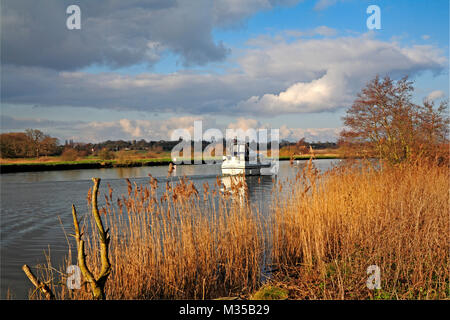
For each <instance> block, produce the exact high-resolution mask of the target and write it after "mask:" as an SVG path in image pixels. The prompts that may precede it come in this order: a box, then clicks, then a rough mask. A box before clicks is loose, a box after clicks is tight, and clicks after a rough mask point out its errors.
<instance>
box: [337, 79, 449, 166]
mask: <svg viewBox="0 0 450 320" xmlns="http://www.w3.org/2000/svg"><path fill="white" fill-rule="evenodd" d="M413 91H414V87H413V82H412V81H409V80H408V77H403V78H402V79H400V80H398V81H394V80H392V79H391V78H390V77H389V76H386V77H384V78H383V79H381V78H380V77H379V76H376V77H375V79H373V80H372V81H370V82H369V83H368V84H367V86H366V87H364V88H363V89H362V90H361V92H360V93H359V94H358V95H357V98H356V100H355V101H354V103H353V105H352V106H351V107H350V108H349V109H348V110H347V114H346V115H345V116H344V117H343V120H344V124H345V125H346V127H347V129H346V130H343V131H342V132H341V137H340V138H341V139H340V142H341V145H346V146H353V147H354V150H357V152H356V153H358V154H359V155H364V156H369V157H378V158H381V159H386V160H389V161H390V162H393V163H398V162H401V161H404V160H406V159H409V158H410V157H411V156H412V155H413V154H415V155H423V154H424V153H423V152H422V151H423V150H424V147H425V146H426V148H427V149H428V150H436V148H437V146H438V145H440V144H442V143H446V142H447V141H448V140H447V136H446V128H447V125H448V117H447V118H446V116H445V115H444V111H445V110H446V108H447V105H448V104H447V103H443V104H441V105H440V106H439V108H438V109H437V110H435V109H434V105H433V103H431V102H427V101H425V102H424V105H423V106H419V105H417V104H414V103H413V102H412V101H411V100H412V93H413ZM429 154H430V152H428V155H429Z"/></svg>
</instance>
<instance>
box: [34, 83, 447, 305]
mask: <svg viewBox="0 0 450 320" xmlns="http://www.w3.org/2000/svg"><path fill="white" fill-rule="evenodd" d="M412 91H413V86H412V83H411V82H410V81H408V80H407V78H406V77H405V78H403V79H401V80H399V81H397V82H394V81H392V80H391V79H390V78H389V77H385V78H384V79H380V78H379V77H378V76H377V77H376V78H375V79H374V80H372V81H371V82H369V83H368V85H367V87H366V88H364V89H363V90H362V91H361V93H360V94H359V95H358V97H357V99H356V100H355V103H354V104H353V106H352V107H351V108H350V109H349V110H348V111H347V116H346V117H345V118H344V120H345V124H346V126H347V127H348V128H347V130H346V131H343V132H342V133H341V139H342V141H341V145H342V146H343V148H344V150H345V152H346V153H350V154H351V155H356V156H357V157H359V158H362V159H360V160H358V161H353V162H352V160H348V161H343V162H342V163H343V164H342V165H339V166H336V167H334V168H332V169H331V170H329V171H327V172H324V173H319V172H318V170H316V169H315V168H314V166H313V163H312V161H311V160H310V161H309V162H308V164H307V165H306V166H305V167H304V168H303V170H299V171H298V174H297V175H296V176H295V177H292V178H289V179H288V180H287V181H280V180H279V181H276V180H275V179H274V182H273V190H272V195H273V199H272V201H271V203H270V210H269V213H268V214H264V215H263V214H262V213H261V212H260V211H259V210H258V207H256V206H253V205H251V204H250V203H249V201H248V198H247V196H246V194H247V192H248V190H247V189H248V188H247V185H246V183H245V179H244V178H243V177H237V178H236V179H232V183H231V186H230V187H228V188H226V187H225V185H224V184H222V181H221V180H220V179H219V178H217V182H216V183H215V185H213V186H210V185H208V184H204V185H203V188H202V190H201V191H198V190H197V188H196V187H195V185H194V184H193V182H192V181H189V180H188V179H187V178H183V179H180V180H179V181H171V182H167V183H166V185H165V189H164V188H163V189H164V191H161V189H158V181H157V180H156V179H155V178H153V177H150V181H149V183H148V184H145V185H137V184H136V183H132V182H131V181H129V180H127V183H128V192H127V194H125V195H121V196H119V197H117V196H113V194H114V192H113V190H112V189H111V188H109V186H108V191H107V192H106V194H104V195H103V196H104V198H105V205H104V206H103V207H102V208H100V209H99V210H98V212H100V213H101V215H102V216H103V219H104V222H105V228H106V229H107V230H109V235H110V240H109V247H108V248H109V261H110V273H108V281H107V282H106V283H105V286H104V288H103V289H104V292H103V295H102V297H106V298H108V299H183V298H193V299H211V298H219V297H223V296H237V297H242V298H255V299H262V298H272V299H273V298H283V299H284V298H290V299H449V298H450V285H449V281H450V275H449V270H450V260H449V257H448V253H449V250H450V245H449V241H448V240H449V239H450V221H449V212H450V211H449V209H450V208H449V203H450V197H449V190H450V188H449V187H450V186H449V183H450V182H449V179H448V177H449V143H448V124H449V119H448V116H446V114H448V112H447V107H448V101H443V102H442V103H441V104H440V105H439V106H438V107H437V108H435V107H434V103H433V102H429V101H424V104H423V106H419V105H416V104H414V103H412V102H411V97H412V94H411V93H412ZM300 147H303V146H302V145H300ZM291 156H292V155H291ZM365 158H370V160H365ZM291 159H292V158H291ZM292 162H293V161H291V164H292ZM94 196H95V197H96V193H94ZM92 197H93V193H92V192H89V193H88V200H89V201H88V204H93V203H94V201H91V200H92ZM95 203H96V201H95ZM94 207H96V205H94ZM93 209H96V208H93ZM93 212H94V211H93ZM94 218H95V215H92V216H90V218H88V217H85V219H84V220H83V224H82V228H81V230H82V231H81V234H84V235H85V238H86V239H85V248H84V249H85V254H86V263H87V265H88V266H89V268H90V271H91V272H92V273H93V274H94V275H98V274H103V271H102V269H104V266H105V264H104V263H102V256H104V252H105V251H104V248H103V247H102V243H104V242H103V241H99V240H102V239H101V238H102V236H101V232H100V233H96V232H92V230H95V229H96V227H95V226H96V225H98V224H96V220H95V219H94ZM76 224H78V223H76ZM97 229H98V228H97ZM106 232H108V231H106ZM76 234H77V232H76ZM88 235H91V238H89V237H88ZM99 237H100V239H99ZM70 245H71V243H70V242H69V246H70ZM69 249H70V248H69ZM71 254H72V253H71V250H69V255H68V257H67V261H66V265H64V266H63V268H62V269H61V270H56V269H55V268H53V267H52V266H51V264H49V263H47V265H45V266H41V268H39V270H40V274H39V277H40V278H41V279H43V281H41V282H39V281H38V280H37V279H35V280H36V281H32V282H33V283H37V284H38V286H41V284H45V287H44V286H43V285H42V286H41V287H42V288H43V289H45V290H43V291H44V292H43V293H42V292H40V291H38V292H37V294H34V295H32V297H33V298H43V297H46V296H49V294H48V291H49V290H51V292H52V297H53V296H54V297H56V298H60V299H89V298H91V297H92V293H91V292H90V291H91V290H89V287H87V286H85V285H83V286H82V289H80V290H69V289H68V288H67V287H66V286H65V285H64V284H65V281H66V278H67V275H66V274H65V270H66V267H67V266H68V265H71V264H72V263H73V261H72V257H71ZM372 265H376V266H378V267H379V269H380V280H381V283H380V287H381V289H376V290H371V289H369V288H368V287H367V283H366V281H367V279H368V274H367V269H368V267H369V266H372ZM102 266H103V267H102ZM84 280H89V279H84ZM91 283H92V282H91ZM61 284H62V285H61Z"/></svg>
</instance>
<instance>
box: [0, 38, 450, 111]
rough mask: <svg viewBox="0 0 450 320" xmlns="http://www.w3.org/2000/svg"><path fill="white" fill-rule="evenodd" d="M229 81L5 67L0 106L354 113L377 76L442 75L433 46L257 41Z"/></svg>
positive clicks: (228, 73) (239, 58) (219, 76)
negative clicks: (352, 108) (350, 108)
mask: <svg viewBox="0 0 450 320" xmlns="http://www.w3.org/2000/svg"><path fill="white" fill-rule="evenodd" d="M233 62H235V64H234V65H233V68H230V69H228V70H225V72H224V73H206V72H204V73H194V72H187V71H184V72H176V73H172V74H156V73H142V74H135V75H124V74H120V73H115V72H109V73H99V74H92V73H88V72H57V71H54V70H47V69H40V68H29V67H28V68H27V67H17V66H11V65H6V66H4V67H3V68H2V69H3V74H5V75H7V76H5V77H3V79H2V87H1V94H2V102H5V103H11V104H13V103H22V104H39V105H44V106H59V105H65V106H73V107H77V106H89V107H94V108H100V109H117V110H138V111H147V112H162V113H164V112H177V113H183V114H184V115H186V114H191V115H205V114H214V115H216V116H217V115H220V114H227V115H230V114H231V115H235V116H252V117H255V116H258V117H260V116H273V115H278V114H286V113H304V112H321V111H333V110H336V109H338V108H340V107H347V106H349V105H350V104H351V103H352V101H353V99H354V98H355V95H356V94H357V92H358V91H359V90H360V89H361V88H362V87H363V86H364V85H365V84H366V83H367V81H369V80H370V79H372V78H373V77H374V76H375V75H376V74H380V75H381V76H383V75H385V74H389V75H390V76H391V77H393V78H397V77H400V76H404V75H410V76H411V77H412V78H413V77H414V76H415V75H416V74H418V73H420V72H423V71H425V70H430V71H432V72H434V73H438V72H441V71H443V70H445V68H446V67H447V65H448V62H447V59H446V57H445V56H443V55H442V53H441V52H440V50H439V49H438V48H437V47H435V46H432V45H415V46H411V47H406V46H402V45H401V44H399V43H396V42H390V41H381V40H377V39H374V38H373V33H368V34H364V35H361V36H355V37H350V36H347V37H338V38H320V39H304V38H300V39H296V40H295V41H288V40H287V39H285V38H284V37H283V36H282V35H277V36H275V37H266V38H265V39H262V38H259V41H255V42H254V43H253V46H252V47H247V48H244V49H243V50H241V51H240V54H239V55H236V56H235V60H234V61H233Z"/></svg>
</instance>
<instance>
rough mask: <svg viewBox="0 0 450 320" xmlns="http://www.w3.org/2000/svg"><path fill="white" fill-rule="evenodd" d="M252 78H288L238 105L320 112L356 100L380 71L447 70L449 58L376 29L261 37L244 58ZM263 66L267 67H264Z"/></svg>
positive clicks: (241, 107) (274, 111)
mask: <svg viewBox="0 0 450 320" xmlns="http://www.w3.org/2000/svg"><path fill="white" fill-rule="evenodd" d="M240 63H241V65H242V66H243V68H244V70H245V71H246V72H247V73H248V74H250V75H252V76H253V77H258V78H265V79H272V78H284V79H285V80H287V83H288V85H287V86H286V88H285V89H284V90H280V91H278V92H269V93H264V94H262V95H253V96H251V97H250V98H247V99H245V100H242V101H240V102H239V103H238V104H237V108H236V110H247V111H249V112H251V113H253V114H266V115H276V114H283V113H302V112H321V111H330V110H335V109H337V108H339V107H344V106H348V105H349V104H351V103H352V101H353V99H354V98H355V95H356V93H357V92H358V91H359V90H360V89H361V87H362V86H363V85H364V84H365V83H366V82H367V81H369V80H370V79H371V78H373V77H374V76H375V75H376V74H380V75H384V74H390V75H391V76H392V77H393V78H396V77H399V76H404V75H410V76H414V74H415V73H417V72H420V71H422V70H427V69H430V70H443V67H444V66H445V65H446V64H447V60H446V58H445V57H444V56H442V55H441V52H440V51H439V50H438V49H437V48H435V47H433V46H429V45H421V46H420V45H415V46H412V47H401V46H400V45H399V44H397V43H395V42H385V41H380V40H376V39H373V37H372V34H365V35H363V36H360V37H341V38H337V39H310V40H298V41H294V42H286V41H278V42H277V43H276V45H274V44H273V43H270V42H268V41H266V42H260V47H257V48H252V49H251V50H249V52H248V53H247V55H245V56H244V57H242V58H241V60H240ZM261 66H264V67H263V68H262V67H261Z"/></svg>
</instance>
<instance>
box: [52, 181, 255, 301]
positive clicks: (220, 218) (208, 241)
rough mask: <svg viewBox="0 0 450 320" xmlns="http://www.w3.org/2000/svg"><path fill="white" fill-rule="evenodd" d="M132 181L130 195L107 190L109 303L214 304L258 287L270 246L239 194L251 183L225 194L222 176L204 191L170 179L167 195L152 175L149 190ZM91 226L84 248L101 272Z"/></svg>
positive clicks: (77, 295) (64, 292) (84, 294)
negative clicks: (195, 301)
mask: <svg viewBox="0 0 450 320" xmlns="http://www.w3.org/2000/svg"><path fill="white" fill-rule="evenodd" d="M126 181H127V183H128V193H127V194H126V195H122V196H121V197H119V198H114V192H113V190H112V189H111V188H110V187H109V186H108V191H107V192H106V194H105V195H104V200H105V203H106V204H105V206H104V207H103V208H101V209H100V211H101V213H102V217H103V219H104V221H105V228H109V230H110V231H109V232H110V235H111V243H110V253H109V255H110V261H111V266H112V273H111V275H110V277H109V279H108V281H107V284H106V287H105V294H106V296H107V298H108V299H186V298H191V299H209V298H215V297H219V296H228V295H239V294H243V295H245V294H248V293H249V292H251V291H253V290H255V288H256V287H257V286H258V283H259V282H258V281H259V278H260V274H261V270H260V269H261V265H260V262H261V260H262V259H261V256H262V254H263V252H264V243H263V242H262V241H261V239H262V226H261V224H260V219H259V217H258V211H257V210H255V209H252V208H251V207H250V205H249V204H248V202H247V201H246V200H245V197H242V193H241V192H239V191H241V190H243V189H244V190H245V188H246V185H245V179H236V180H235V182H234V183H232V186H231V188H230V190H223V188H224V187H223V186H222V185H221V183H220V180H219V179H218V180H217V183H216V184H215V185H214V186H213V187H210V186H209V185H208V184H205V185H203V192H202V194H200V193H199V192H198V190H197V189H196V187H195V186H194V184H193V183H192V181H189V180H188V179H186V178H184V179H181V180H179V181H177V182H167V183H166V185H165V191H161V188H158V181H157V179H155V178H152V177H150V182H149V184H147V185H137V184H136V183H132V182H131V181H129V180H128V179H127V180H126ZM220 189H222V191H221V190H220ZM158 190H159V191H160V192H159V194H158ZM224 191H225V192H224ZM90 197H91V194H90V193H89V194H88V198H90ZM88 203H90V200H89V199H88ZM93 223H94V222H93V221H92V220H88V221H86V225H85V234H91V235H92V238H91V239H90V240H89V241H86V248H85V250H86V254H87V263H88V265H89V266H91V268H92V271H93V273H94V274H98V273H99V271H100V270H99V266H100V265H101V263H100V256H99V251H100V248H99V242H98V239H97V233H96V232H92V230H94V231H95V228H94V225H93ZM86 240H87V239H86ZM70 260H71V259H70V258H69V259H68V260H67V264H70V262H69V261H70ZM55 288H56V286H55ZM57 295H58V297H59V298H62V299H66V298H69V299H90V298H91V295H90V293H89V291H88V290H85V289H82V290H68V289H67V288H66V287H65V286H62V287H58V289H57Z"/></svg>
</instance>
